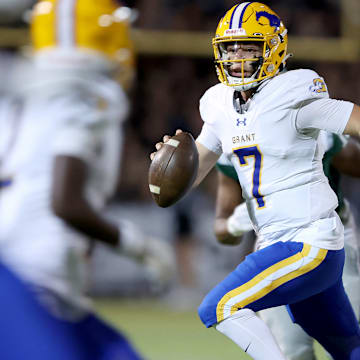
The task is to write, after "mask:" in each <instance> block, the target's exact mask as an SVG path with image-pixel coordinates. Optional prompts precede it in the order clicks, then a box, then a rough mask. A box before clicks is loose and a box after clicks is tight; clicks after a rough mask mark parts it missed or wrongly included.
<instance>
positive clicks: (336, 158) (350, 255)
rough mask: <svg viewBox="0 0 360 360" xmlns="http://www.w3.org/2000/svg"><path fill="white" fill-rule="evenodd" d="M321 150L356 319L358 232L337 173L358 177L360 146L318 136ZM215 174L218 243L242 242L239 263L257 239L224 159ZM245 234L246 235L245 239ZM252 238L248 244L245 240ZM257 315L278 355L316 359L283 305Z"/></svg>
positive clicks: (359, 283)
mask: <svg viewBox="0 0 360 360" xmlns="http://www.w3.org/2000/svg"><path fill="white" fill-rule="evenodd" d="M320 136H321V138H322V140H324V145H325V150H326V152H325V156H324V158H323V167H324V172H325V174H326V176H327V177H328V178H329V183H330V185H331V187H332V189H333V190H334V191H335V193H336V194H337V196H338V199H339V206H338V207H337V208H336V212H337V213H338V214H339V216H340V219H341V221H342V223H343V224H344V240H345V244H344V249H345V264H344V272H343V282H344V287H345V290H346V293H347V294H348V296H349V299H350V301H351V304H352V306H353V309H354V311H355V314H356V317H357V319H359V310H360V263H359V259H360V258H359V245H358V240H357V239H356V235H357V232H356V227H355V223H354V219H353V216H352V214H351V212H350V207H349V204H348V202H347V201H346V200H345V199H344V198H343V195H342V192H341V190H340V178H341V176H340V171H341V172H343V173H345V174H349V175H351V176H356V177H360V170H359V167H354V166H353V164H356V163H360V147H359V145H358V144H357V143H356V142H355V141H352V140H350V141H348V140H347V139H346V138H345V137H344V136H338V135H335V134H330V133H325V132H321V134H320ZM216 168H217V170H218V190H217V197H216V219H215V224H214V230H215V234H216V236H217V238H218V240H219V242H221V243H223V244H227V245H236V244H238V243H239V241H241V242H242V241H243V240H245V242H246V243H245V244H243V246H242V248H241V250H240V251H241V253H240V254H239V256H240V259H242V260H243V259H244V258H245V256H246V255H249V254H250V253H251V252H252V251H253V250H254V248H256V246H255V240H256V239H255V236H254V235H253V234H248V232H249V231H251V233H252V230H253V228H252V224H251V221H250V218H249V216H248V213H247V208H246V204H245V203H241V204H240V205H239V201H240V202H242V196H241V189H240V187H239V183H238V179H237V174H236V171H235V169H234V167H233V165H232V163H231V162H230V161H229V160H228V159H227V158H226V157H225V155H222V156H221V157H220V159H219V160H218V162H217V164H216ZM245 235H246V236H245ZM249 239H250V240H249ZM260 316H261V318H262V319H263V320H265V322H266V323H267V325H268V326H269V327H270V329H271V331H272V333H273V334H274V336H275V339H276V340H277V342H278V344H279V346H280V348H281V350H282V351H283V353H284V355H285V356H286V358H287V359H288V360H315V353H314V347H313V341H312V339H311V338H310V337H309V336H308V335H307V334H306V333H305V332H304V331H302V330H301V328H300V327H298V326H297V325H293V324H292V323H291V319H290V317H289V315H288V313H287V311H286V308H285V307H284V306H279V307H276V308H270V309H266V310H262V311H260Z"/></svg>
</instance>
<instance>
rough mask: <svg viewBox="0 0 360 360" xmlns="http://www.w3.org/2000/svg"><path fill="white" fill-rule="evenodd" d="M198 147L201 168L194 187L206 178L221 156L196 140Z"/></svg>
mask: <svg viewBox="0 0 360 360" xmlns="http://www.w3.org/2000/svg"><path fill="white" fill-rule="evenodd" d="M196 147H197V150H198V153H199V169H198V173H197V177H196V180H195V182H194V185H193V186H194V187H195V186H198V185H199V184H200V183H201V182H202V181H203V180H204V178H205V176H206V175H207V174H208V173H209V171H210V170H211V169H212V168H213V167H214V166H215V164H216V161H217V160H218V159H219V156H220V155H218V154H216V153H214V152H213V151H211V150H209V149H208V148H207V147H205V146H204V145H202V144H200V143H199V142H198V141H197V142H196Z"/></svg>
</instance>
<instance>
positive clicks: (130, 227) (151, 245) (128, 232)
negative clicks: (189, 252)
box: [117, 219, 175, 289]
mask: <svg viewBox="0 0 360 360" xmlns="http://www.w3.org/2000/svg"><path fill="white" fill-rule="evenodd" d="M119 232H120V245H119V247H118V249H117V250H118V252H119V253H120V254H122V255H125V256H129V257H131V258H133V259H134V260H136V261H137V262H139V263H141V264H143V265H144V267H145V272H146V275H147V276H148V278H149V280H150V281H151V283H152V285H153V286H154V287H155V288H159V289H160V288H163V287H164V286H165V285H167V284H168V283H169V282H170V280H172V279H173V277H174V275H175V254H174V251H173V249H172V247H171V246H170V245H169V244H168V243H166V242H165V241H163V240H160V239H156V238H153V237H149V236H147V235H145V234H144V233H143V232H142V231H141V230H139V228H138V227H137V226H136V225H134V224H133V223H132V222H130V221H128V220H123V219H122V220H120V222H119Z"/></svg>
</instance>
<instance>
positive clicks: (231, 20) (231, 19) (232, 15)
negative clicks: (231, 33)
mask: <svg viewBox="0 0 360 360" xmlns="http://www.w3.org/2000/svg"><path fill="white" fill-rule="evenodd" d="M240 5H241V4H238V5H236V8H235V9H234V11H233V12H232V14H231V18H230V26H229V29H232V22H233V18H234V14H235V13H236V10H237V8H238V7H239V6H240Z"/></svg>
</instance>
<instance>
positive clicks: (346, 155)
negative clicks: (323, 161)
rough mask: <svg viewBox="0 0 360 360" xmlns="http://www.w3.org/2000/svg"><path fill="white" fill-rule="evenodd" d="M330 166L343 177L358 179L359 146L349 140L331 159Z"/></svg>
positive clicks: (359, 172) (359, 174)
mask: <svg viewBox="0 0 360 360" xmlns="http://www.w3.org/2000/svg"><path fill="white" fill-rule="evenodd" d="M331 164H332V165H333V166H334V167H335V168H336V169H337V170H338V171H340V172H341V173H343V174H345V175H349V176H354V177H360V144H358V143H357V142H356V141H354V140H353V139H350V140H349V142H348V143H347V144H346V146H345V147H343V148H342V150H341V151H340V152H339V153H337V154H336V155H335V156H334V157H333V159H332V162H331Z"/></svg>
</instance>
